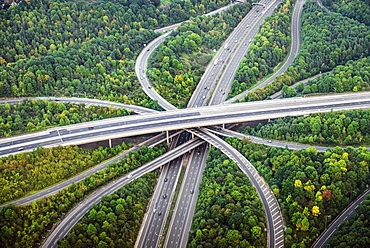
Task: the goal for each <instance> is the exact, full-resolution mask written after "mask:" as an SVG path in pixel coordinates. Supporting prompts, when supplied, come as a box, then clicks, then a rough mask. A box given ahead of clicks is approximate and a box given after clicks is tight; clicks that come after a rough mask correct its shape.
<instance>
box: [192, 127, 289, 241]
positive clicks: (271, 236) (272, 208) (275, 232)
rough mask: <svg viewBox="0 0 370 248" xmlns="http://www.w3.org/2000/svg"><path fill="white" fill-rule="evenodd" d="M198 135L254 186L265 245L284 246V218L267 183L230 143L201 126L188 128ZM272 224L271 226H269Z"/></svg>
mask: <svg viewBox="0 0 370 248" xmlns="http://www.w3.org/2000/svg"><path fill="white" fill-rule="evenodd" d="M189 132H192V133H194V134H195V135H197V136H198V137H200V138H202V139H203V140H205V141H207V142H208V143H210V144H212V145H213V146H215V147H217V148H219V149H220V150H221V151H222V152H223V153H224V154H226V155H227V156H228V157H229V158H231V159H232V160H233V161H234V162H235V163H236V164H237V165H238V166H239V168H240V169H241V170H242V171H243V172H244V174H246V175H247V176H248V178H249V180H250V181H251V183H252V185H253V186H254V187H255V188H256V191H257V193H258V195H259V196H260V199H261V201H262V204H263V206H264V210H265V214H266V224H267V231H268V233H267V237H268V238H267V247H271V248H274V247H275V248H280V247H284V228H285V226H284V219H283V216H282V214H281V212H280V206H279V203H278V201H277V199H276V197H275V195H274V193H273V192H272V191H271V189H270V187H269V185H268V184H267V183H266V182H265V180H264V179H263V177H261V176H260V175H259V172H258V171H257V170H256V169H255V168H254V166H253V165H252V164H251V163H250V162H249V161H248V160H247V159H246V158H245V157H244V156H243V155H241V154H240V153H239V152H238V151H237V150H236V149H234V148H233V147H232V146H231V145H229V144H228V143H226V142H225V141H223V140H222V139H220V138H218V137H217V136H215V135H214V134H211V133H210V132H208V131H207V130H205V129H203V128H198V129H190V130H189ZM271 224H272V226H270V225H271Z"/></svg>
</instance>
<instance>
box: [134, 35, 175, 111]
mask: <svg viewBox="0 0 370 248" xmlns="http://www.w3.org/2000/svg"><path fill="white" fill-rule="evenodd" d="M170 34H171V32H167V33H165V34H163V35H161V36H159V37H157V38H156V39H154V40H153V41H152V42H150V43H149V44H147V45H146V46H145V48H144V49H143V50H142V51H141V53H140V54H139V56H138V57H137V59H136V63H135V72H136V75H137V76H138V78H139V81H140V83H141V85H142V88H143V90H144V92H145V94H147V95H148V96H149V97H150V98H151V99H153V100H157V101H158V104H159V105H160V106H161V107H162V108H164V109H165V110H173V109H176V107H175V106H173V105H172V104H170V103H169V102H167V101H166V100H165V99H164V98H163V97H162V96H161V95H159V94H158V93H157V91H155V90H154V88H153V87H152V86H151V85H150V82H149V80H148V77H147V76H146V67H147V66H146V65H147V61H148V59H149V57H150V54H152V52H153V51H154V49H155V48H156V47H157V46H158V45H159V44H161V43H162V42H163V41H164V40H165V38H166V37H167V36H168V35H170Z"/></svg>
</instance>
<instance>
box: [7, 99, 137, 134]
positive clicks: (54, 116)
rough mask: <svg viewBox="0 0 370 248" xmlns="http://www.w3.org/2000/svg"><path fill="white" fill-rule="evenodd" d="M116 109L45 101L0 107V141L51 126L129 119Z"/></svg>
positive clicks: (24, 102) (30, 101) (125, 111)
mask: <svg viewBox="0 0 370 248" xmlns="http://www.w3.org/2000/svg"><path fill="white" fill-rule="evenodd" d="M130 114H131V112H130V111H128V110H125V109H120V108H118V109H117V108H108V107H101V106H93V105H90V106H86V105H85V104H84V103H80V104H76V103H63V102H54V101H47V100H24V101H22V102H20V103H18V104H8V103H5V104H2V105H0V137H7V136H12V135H17V134H23V133H27V132H34V131H40V130H44V129H47V128H51V127H55V126H64V125H69V124H75V123H81V122H87V121H94V120H101V119H106V118H112V117H120V116H126V115H130Z"/></svg>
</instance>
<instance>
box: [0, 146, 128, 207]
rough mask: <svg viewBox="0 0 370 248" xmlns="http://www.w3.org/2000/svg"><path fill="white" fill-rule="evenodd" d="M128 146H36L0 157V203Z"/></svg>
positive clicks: (57, 180) (72, 172)
mask: <svg viewBox="0 0 370 248" xmlns="http://www.w3.org/2000/svg"><path fill="white" fill-rule="evenodd" d="M130 146H131V145H130V144H129V145H126V144H124V143H123V144H122V145H121V146H120V145H119V146H116V147H114V148H103V147H100V148H99V149H96V150H86V149H82V148H79V147H78V146H66V147H60V146H59V147H52V148H43V147H39V148H37V149H36V150H35V151H32V152H25V153H19V154H16V155H9V156H7V157H2V158H0V188H1V192H0V204H1V203H5V202H7V201H14V200H16V199H17V198H21V197H23V196H25V195H27V194H28V193H30V192H32V191H37V190H41V189H44V188H46V187H48V186H51V185H54V184H56V183H58V182H61V181H62V180H64V179H68V178H70V177H72V176H74V175H76V174H78V173H80V172H82V171H84V170H86V169H89V168H91V167H93V166H95V165H97V164H100V163H101V162H103V161H104V160H106V159H108V158H110V157H112V156H115V155H117V154H118V153H120V152H121V151H123V150H126V149H127V148H129V147H130Z"/></svg>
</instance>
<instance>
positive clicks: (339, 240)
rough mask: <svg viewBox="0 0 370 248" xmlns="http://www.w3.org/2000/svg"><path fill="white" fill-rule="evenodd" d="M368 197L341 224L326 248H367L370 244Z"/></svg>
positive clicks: (369, 199) (369, 200)
mask: <svg viewBox="0 0 370 248" xmlns="http://www.w3.org/2000/svg"><path fill="white" fill-rule="evenodd" d="M369 213H370V196H369V195H368V196H367V199H366V200H364V201H363V202H362V203H361V204H360V206H358V208H356V210H355V212H354V213H353V214H352V215H351V216H350V217H349V219H348V220H347V221H345V222H343V223H342V224H341V225H340V226H339V229H338V230H337V231H336V232H335V233H334V236H333V237H332V239H331V240H330V241H329V244H327V245H326V246H325V247H326V248H342V247H343V248H347V247H367V246H368V245H369V244H370V219H369Z"/></svg>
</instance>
